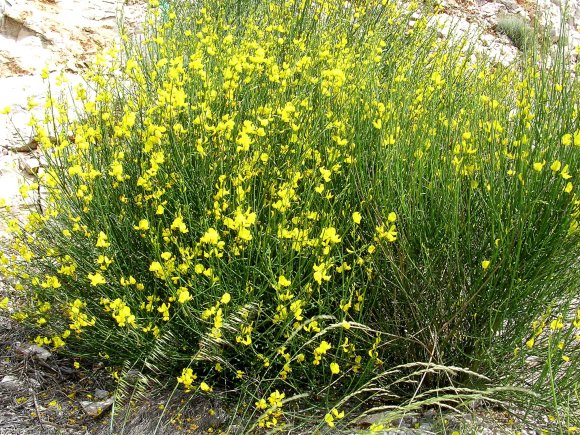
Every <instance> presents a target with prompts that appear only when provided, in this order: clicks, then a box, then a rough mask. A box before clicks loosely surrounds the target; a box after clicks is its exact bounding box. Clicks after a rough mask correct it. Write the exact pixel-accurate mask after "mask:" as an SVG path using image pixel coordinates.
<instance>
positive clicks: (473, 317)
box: [3, 0, 580, 432]
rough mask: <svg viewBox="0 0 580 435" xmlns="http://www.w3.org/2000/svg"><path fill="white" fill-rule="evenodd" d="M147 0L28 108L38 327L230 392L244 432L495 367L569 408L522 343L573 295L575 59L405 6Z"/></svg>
mask: <svg viewBox="0 0 580 435" xmlns="http://www.w3.org/2000/svg"><path fill="white" fill-rule="evenodd" d="M158 6H159V5H158V2H157V1H156V0H151V1H150V9H149V15H148V25H147V29H146V32H145V40H144V41H143V42H142V43H141V44H136V43H134V42H132V41H131V40H129V39H126V41H125V43H124V44H123V45H122V46H121V47H120V48H117V49H111V50H109V51H108V52H106V53H104V54H102V55H100V56H99V57H98V58H97V61H96V64H95V66H94V68H93V69H92V70H91V71H90V72H89V73H88V75H87V85H86V86H82V87H78V88H77V89H76V90H75V101H76V105H75V107H74V109H75V110H76V113H75V116H74V119H73V117H72V116H71V113H72V109H73V108H70V107H64V105H63V104H59V103H57V102H55V100H54V99H53V100H50V101H51V103H52V105H49V107H47V111H48V115H49V116H48V120H47V122H46V123H45V124H43V125H42V124H41V123H39V125H38V126H37V129H38V140H39V142H40V143H41V146H42V148H43V151H44V153H45V156H46V159H47V162H48V163H47V169H46V171H45V172H44V173H43V174H41V176H40V179H39V180H38V183H39V184H40V187H42V189H46V190H47V192H48V198H47V199H46V202H45V204H44V207H43V209H42V210H39V212H37V213H32V214H31V215H30V217H29V218H28V221H27V222H26V223H25V224H24V225H23V226H19V225H18V224H17V222H16V221H13V222H11V228H12V230H13V233H14V243H13V251H14V254H13V255H12V256H10V255H5V256H4V257H3V262H4V264H6V265H9V266H6V267H5V268H4V272H5V273H10V274H11V276H12V277H13V280H14V281H15V282H16V285H18V286H19V288H23V289H24V292H25V293H24V294H25V295H26V296H27V298H28V299H27V305H26V307H25V308H24V309H23V310H21V312H19V313H17V314H16V315H15V316H16V317H17V318H19V319H23V320H25V321H27V322H28V323H29V324H31V325H33V326H34V327H35V328H36V329H37V332H38V336H37V339H36V340H37V342H38V343H39V344H43V345H46V346H50V347H51V348H53V349H59V350H61V351H63V352H66V353H69V354H71V355H74V356H75V357H79V358H84V359H86V360H103V361H106V362H107V364H108V366H109V367H110V369H111V372H112V373H113V375H114V376H115V377H118V378H119V379H121V381H122V380H123V379H125V378H126V375H127V373H129V372H132V373H133V374H134V373H135V371H137V372H139V373H141V375H142V377H143V379H147V380H149V381H148V382H149V383H150V382H152V381H158V382H160V383H161V384H162V383H163V382H164V381H165V380H167V381H168V382H170V383H171V382H173V384H174V385H176V388H178V389H180V390H184V391H185V392H186V393H188V394H190V395H191V397H197V396H198V395H209V396H212V395H214V396H215V395H225V396H233V397H234V398H235V402H236V403H237V408H236V410H235V411H236V412H235V413H236V414H237V415H238V416H241V417H240V419H241V421H242V422H243V423H239V422H238V423H236V424H238V426H237V427H238V429H239V430H242V429H240V427H241V426H239V425H240V424H242V425H243V430H244V431H250V432H251V431H252V430H253V429H252V428H255V427H264V428H275V427H280V426H282V425H285V424H290V422H291V421H292V422H293V424H296V425H302V424H304V425H305V424H307V423H308V422H307V420H308V419H314V420H316V418H318V421H320V422H322V423H320V425H321V426H322V425H325V426H326V427H334V426H335V425H339V424H345V423H344V422H346V421H352V420H355V419H356V416H357V415H359V416H360V415H364V414H365V413H369V412H372V411H371V409H372V410H382V411H386V412H387V417H388V418H386V420H387V421H386V422H385V424H388V420H389V418H391V417H392V419H395V418H397V417H400V416H401V414H402V413H404V412H411V411H414V410H417V409H418V408H419V407H420V406H421V405H435V404H437V403H439V404H443V405H445V406H448V407H452V406H455V404H456V403H457V401H458V400H459V399H482V398H486V399H489V400H504V399H505V398H506V396H505V394H504V395H502V394H501V389H494V388H495V387H500V386H502V385H517V386H523V387H528V388H529V387H533V386H534V385H538V388H539V386H541V385H544V386H545V385H548V384H550V385H552V386H555V389H558V390H559V391H557V394H556V395H555V396H554V397H557V398H560V399H561V398H562V397H567V398H569V400H570V403H569V404H568V405H569V409H574V406H576V405H577V402H578V396H577V395H576V396H575V397H574V396H573V392H574V391H576V392H577V389H578V379H579V376H580V375H579V374H578V373H579V372H578V371H573V370H568V371H567V372H566V379H565V380H563V381H562V380H561V378H559V377H558V376H556V375H555V374H554V373H553V372H552V373H551V374H553V375H554V376H552V377H551V378H550V376H548V375H549V374H550V373H544V374H543V375H542V376H540V378H536V383H535V384H526V380H528V377H529V373H530V370H531V369H530V367H529V364H528V363H529V358H526V357H524V356H523V355H524V351H523V350H522V349H525V352H532V351H534V350H538V352H540V350H539V349H540V348H539V346H540V343H541V342H542V340H540V339H539V338H538V339H537V340H536V341H537V342H536V343H535V342H534V341H532V342H530V340H531V339H532V338H533V337H537V336H539V334H537V331H536V329H533V328H530V325H536V327H537V326H538V324H536V323H533V322H541V321H542V319H543V320H544V321H545V320H546V319H548V317H549V316H550V315H551V314H550V313H555V312H556V311H554V310H556V308H558V309H560V310H561V309H562V307H568V308H570V309H569V310H565V311H566V313H569V312H573V311H571V310H572V308H573V306H574V304H576V305H577V299H576V300H575V299H574V298H575V297H577V295H578V291H577V289H578V276H579V274H578V256H579V254H580V248H579V242H580V238H579V235H580V233H579V231H578V214H579V200H578V196H577V193H576V192H577V189H578V187H577V180H578V175H577V174H578V163H579V149H580V148H579V147H580V122H579V116H578V107H577V102H578V101H580V99H579V92H578V91H579V88H578V82H577V80H576V79H573V78H572V77H571V76H570V72H569V71H568V70H567V69H566V68H558V69H548V68H547V67H544V66H543V63H542V59H539V60H538V59H536V60H535V61H533V62H532V61H530V62H524V64H523V66H522V67H521V68H520V69H508V68H503V67H501V66H499V65H493V64H490V63H488V62H487V61H486V60H485V59H480V60H478V61H477V62H474V61H472V60H471V59H472V56H471V52H470V50H469V48H468V47H467V48H466V47H465V46H464V47H463V48H458V47H457V46H455V45H450V43H449V42H448V41H445V40H440V39H438V38H437V31H436V26H435V25H432V21H431V20H430V18H429V15H428V14H424V15H423V18H420V19H418V20H416V21H415V22H414V24H412V25H411V26H410V25H409V19H410V16H411V14H412V13H413V12H414V11H415V8H416V5H412V4H411V5H409V6H408V7H407V8H402V7H400V6H397V4H396V3H394V2H393V3H391V2H388V1H382V2H378V1H366V2H356V3H355V4H349V3H343V2H339V1H317V2H310V1H294V0H287V1H269V2H265V1H257V0H256V1H253V0H244V1H241V0H236V1H234V0H225V1H224V0H220V1H214V0H207V1H203V2H189V1H175V2H172V4H171V9H170V10H169V11H168V12H167V13H162V12H161V11H160V10H159V8H158ZM558 62H560V63H561V64H562V65H563V63H564V62H565V60H564V59H560V60H559V61H558ZM551 63H552V64H554V60H553V59H552V61H551ZM51 137H52V139H51ZM37 187H38V186H28V187H24V188H23V189H22V190H23V193H24V194H27V189H28V188H30V189H35V188H37ZM550 308H551V309H552V311H551V312H550V311H549V310H550ZM573 313H574V314H573V315H571V316H569V315H568V314H566V315H565V316H564V317H561V322H562V324H563V325H564V324H566V325H567V326H566V328H560V329H557V330H555V331H556V332H558V333H560V332H561V330H566V331H568V330H569V331H571V332H569V333H566V334H567V335H566V337H567V338H566V339H565V340H564V341H565V343H568V341H569V342H570V343H577V341H574V340H577V339H578V336H577V334H578V326H579V325H578V323H574V324H572V322H578V320H576V319H575V317H574V316H575V312H573ZM546 316H548V317H546ZM574 325H575V326H574ZM574 334H576V337H575V338H574V337H573V336H574ZM566 340H568V341H566ZM526 343H527V344H526ZM530 343H531V345H530ZM558 343H559V341H558ZM557 348H558V344H557V345H556V348H555V349H553V350H554V352H552V354H551V355H552V358H556V359H557V358H561V356H558V355H559V354H558V352H560V351H559V350H557ZM518 349H519V350H520V351H521V352H518ZM566 352H567V353H566V354H565V356H566V357H567V358H568V361H567V362H566V361H564V362H566V363H568V364H569V363H570V361H578V357H579V355H578V346H577V344H576V345H575V347H574V346H570V347H569V351H566ZM574 364H577V362H575V363H574ZM550 367H552V366H550ZM540 370H541V369H540ZM548 379H551V381H550V382H548V384H546V382H544V381H545V380H548ZM171 380H173V381H171ZM145 384H146V382H145V381H143V385H145ZM148 385H149V384H148ZM542 388H543V387H542ZM555 389H554V388H550V389H548V390H545V389H542V391H547V394H551V393H550V391H551V392H554V391H555ZM538 391H539V390H538ZM576 394H577V393H576ZM514 397H515V396H514ZM525 397H528V396H525ZM530 397H531V396H530ZM560 399H556V403H562V402H560V401H559V400H560ZM522 400H523V399H522ZM550 403H552V402H550ZM550 403H547V404H545V405H546V406H547V407H550V406H551V405H550ZM540 405H542V404H541V403H540ZM558 406H559V405H558ZM558 406H557V407H558ZM531 408H532V407H531V406H530V409H531ZM576 409H578V408H576ZM389 416H390V417H389ZM576 417H577V415H576V416H574V415H572V414H571V415H568V416H567V417H566V418H567V419H568V420H566V422H568V421H572V420H573V419H574V418H576ZM566 424H567V423H566ZM377 427H379V426H375V427H374V428H377Z"/></svg>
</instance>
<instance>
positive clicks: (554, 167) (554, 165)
mask: <svg viewBox="0 0 580 435" xmlns="http://www.w3.org/2000/svg"><path fill="white" fill-rule="evenodd" d="M561 167H562V163H561V162H560V160H556V161H555V162H554V163H552V165H551V166H550V169H551V170H552V171H553V172H558V171H559V170H560V168H561Z"/></svg>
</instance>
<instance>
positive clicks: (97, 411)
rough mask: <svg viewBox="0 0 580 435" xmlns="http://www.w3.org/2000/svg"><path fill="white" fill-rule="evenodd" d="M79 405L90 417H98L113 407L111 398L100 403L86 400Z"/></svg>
mask: <svg viewBox="0 0 580 435" xmlns="http://www.w3.org/2000/svg"><path fill="white" fill-rule="evenodd" d="M80 405H81V407H82V408H83V411H85V413H86V414H87V415H89V416H91V417H98V416H99V415H101V414H102V413H103V412H105V411H106V410H107V409H109V408H110V407H111V406H112V405H113V398H112V397H110V398H108V399H107V400H103V401H100V402H91V401H88V400H83V401H81V402H80Z"/></svg>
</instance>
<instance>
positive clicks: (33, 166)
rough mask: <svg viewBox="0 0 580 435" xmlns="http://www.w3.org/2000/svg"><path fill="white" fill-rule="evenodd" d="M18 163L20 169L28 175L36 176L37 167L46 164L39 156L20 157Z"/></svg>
mask: <svg viewBox="0 0 580 435" xmlns="http://www.w3.org/2000/svg"><path fill="white" fill-rule="evenodd" d="M18 165H19V167H20V170H21V171H23V172H25V173H26V174H28V175H31V176H36V175H38V171H39V169H40V168H41V167H45V166H46V162H45V161H44V159H43V158H41V157H20V158H19V159H18Z"/></svg>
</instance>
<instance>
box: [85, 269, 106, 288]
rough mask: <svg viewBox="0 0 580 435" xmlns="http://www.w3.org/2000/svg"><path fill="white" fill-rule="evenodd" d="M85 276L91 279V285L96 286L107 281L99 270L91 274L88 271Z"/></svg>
mask: <svg viewBox="0 0 580 435" xmlns="http://www.w3.org/2000/svg"><path fill="white" fill-rule="evenodd" d="M87 278H89V280H90V281H91V285H92V286H94V287H95V286H98V285H99V284H106V283H107V281H106V280H105V278H104V277H103V275H101V274H100V273H99V272H97V273H95V274H92V273H89V274H88V275H87Z"/></svg>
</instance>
